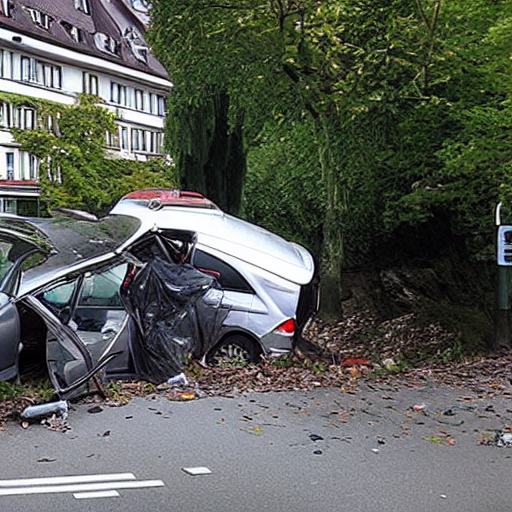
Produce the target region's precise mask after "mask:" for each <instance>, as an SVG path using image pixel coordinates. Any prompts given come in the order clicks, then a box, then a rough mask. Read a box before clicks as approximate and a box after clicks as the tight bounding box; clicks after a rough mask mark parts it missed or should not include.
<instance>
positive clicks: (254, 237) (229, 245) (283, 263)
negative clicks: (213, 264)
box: [110, 196, 314, 284]
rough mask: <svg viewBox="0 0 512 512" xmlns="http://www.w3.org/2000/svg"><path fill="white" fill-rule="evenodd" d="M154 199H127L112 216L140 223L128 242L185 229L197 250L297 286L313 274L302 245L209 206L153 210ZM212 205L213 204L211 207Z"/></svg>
mask: <svg viewBox="0 0 512 512" xmlns="http://www.w3.org/2000/svg"><path fill="white" fill-rule="evenodd" d="M154 200H155V198H154V197H153V198H151V199H146V200H141V199H140V198H139V197H136V198H133V197H129V196H128V197H125V198H123V199H122V200H121V201H119V202H118V203H117V204H116V206H115V207H114V208H113V209H112V211H111V212H110V214H111V215H131V216H134V217H137V218H139V219H140V220H141V227H140V230H139V232H138V233H137V234H136V235H134V237H133V238H132V239H130V240H128V241H127V242H126V245H129V244H130V243H132V242H133V241H134V240H135V239H137V238H138V237H139V236H140V234H141V233H142V232H145V231H150V230H151V229H183V230H188V231H193V232H195V233H197V247H209V248H211V249H213V250H215V251H219V252H222V253H224V254H227V255H229V256H233V257H235V258H238V259H240V260H242V261H245V262H247V263H250V264H252V265H254V266H256V267H259V268H262V269H264V270H266V271H269V272H271V273H273V274H276V275H278V276H280V277H283V278H285V279H287V280H289V281H291V282H294V283H297V284H306V283H308V282H309V281H310V280H311V277H312V275H313V272H314V262H313V258H312V257H311V255H310V254H309V252H308V251H307V250H306V249H304V248H303V247H301V246H300V245H297V244H294V243H291V242H287V241H286V240H284V239H283V238H281V237H279V236H278V235H276V234H274V233H271V232H269V231H267V230H266V229H263V228H261V227H259V226H256V225H254V224H251V223H249V222H246V221H244V220H241V219H239V218H237V217H233V216H231V215H228V214H226V213H224V212H223V211H221V210H220V209H218V208H214V209H212V208H211V206H210V205H209V204H207V205H205V206H204V207H199V206H198V205H197V204H194V206H195V207H194V208H190V205H180V204H165V202H163V201H162V203H163V204H160V205H159V207H158V208H152V207H151V205H152V204H154V203H151V201H154ZM212 204H213V203H212Z"/></svg>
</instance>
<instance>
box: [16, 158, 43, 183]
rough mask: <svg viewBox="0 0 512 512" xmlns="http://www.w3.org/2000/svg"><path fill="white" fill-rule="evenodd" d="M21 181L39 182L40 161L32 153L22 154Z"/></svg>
mask: <svg viewBox="0 0 512 512" xmlns="http://www.w3.org/2000/svg"><path fill="white" fill-rule="evenodd" d="M20 159H21V179H22V180H32V181H35V180H37V175H38V172H39V159H38V158H37V157H36V156H34V155H31V154H30V153H26V152H25V151H24V152H22V153H21V158H20Z"/></svg>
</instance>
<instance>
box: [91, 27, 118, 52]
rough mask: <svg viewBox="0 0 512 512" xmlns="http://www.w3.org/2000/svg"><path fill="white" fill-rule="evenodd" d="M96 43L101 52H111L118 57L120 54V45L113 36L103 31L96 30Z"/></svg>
mask: <svg viewBox="0 0 512 512" xmlns="http://www.w3.org/2000/svg"><path fill="white" fill-rule="evenodd" d="M94 44H95V45H96V48H98V50H100V51H101V52H104V53H109V54H110V55H115V56H116V57H119V56H120V45H119V43H118V42H117V41H116V40H115V39H114V38H113V37H110V36H107V35H106V34H102V33H101V32H96V34H94Z"/></svg>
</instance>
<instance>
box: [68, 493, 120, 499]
mask: <svg viewBox="0 0 512 512" xmlns="http://www.w3.org/2000/svg"><path fill="white" fill-rule="evenodd" d="M73 496H74V497H75V498H76V499H77V500H83V499H88V498H117V497H119V493H118V492H117V491H97V492H75V494H73Z"/></svg>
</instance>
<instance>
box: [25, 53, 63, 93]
mask: <svg viewBox="0 0 512 512" xmlns="http://www.w3.org/2000/svg"><path fill="white" fill-rule="evenodd" d="M21 79H22V80H23V81H24V82H35V83H38V84H40V85H44V86H45V87H49V88H51V89H61V88H62V68H61V67H60V66H55V65H53V64H49V63H48V62H42V61H39V60H36V59H34V58H32V57H21Z"/></svg>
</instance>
